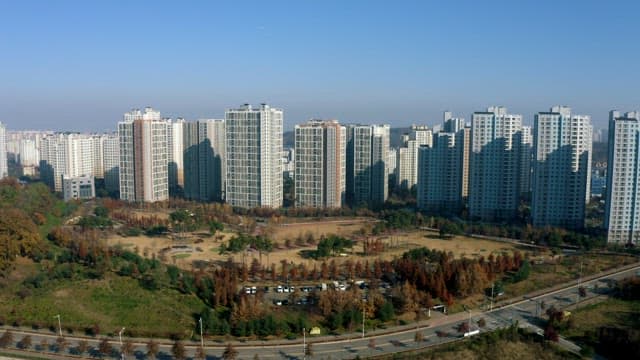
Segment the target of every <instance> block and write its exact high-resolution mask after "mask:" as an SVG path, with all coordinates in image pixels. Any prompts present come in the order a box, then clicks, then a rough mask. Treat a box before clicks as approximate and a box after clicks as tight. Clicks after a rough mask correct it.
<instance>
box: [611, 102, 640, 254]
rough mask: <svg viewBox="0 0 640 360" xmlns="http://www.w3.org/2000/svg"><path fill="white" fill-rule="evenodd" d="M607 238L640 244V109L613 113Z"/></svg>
mask: <svg viewBox="0 0 640 360" xmlns="http://www.w3.org/2000/svg"><path fill="white" fill-rule="evenodd" d="M608 136H609V155H608V161H607V164H608V168H607V188H606V191H607V199H606V201H605V204H606V209H605V219H604V226H605V228H606V229H607V241H608V242H609V243H619V244H635V245H638V244H640V181H639V180H638V179H640V112H637V111H634V112H628V113H626V114H624V115H623V114H621V113H620V112H619V111H611V112H610V113H609V132H608Z"/></svg>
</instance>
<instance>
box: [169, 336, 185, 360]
mask: <svg viewBox="0 0 640 360" xmlns="http://www.w3.org/2000/svg"><path fill="white" fill-rule="evenodd" d="M171 353H172V354H173V357H174V358H175V359H177V360H184V359H185V358H186V355H187V351H186V350H185V348H184V345H183V344H182V342H180V341H176V342H174V343H173V346H172V347H171Z"/></svg>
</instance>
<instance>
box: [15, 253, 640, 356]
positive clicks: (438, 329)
mask: <svg viewBox="0 0 640 360" xmlns="http://www.w3.org/2000/svg"><path fill="white" fill-rule="evenodd" d="M638 269H640V266H638V265H636V266H635V267H633V268H630V269H627V270H624V271H619V272H615V273H613V274H609V275H604V276H601V277H596V278H594V279H592V280H588V281H584V282H583V283H582V284H581V286H584V287H586V288H587V297H586V298H579V296H578V285H577V284H576V283H575V281H574V282H573V283H572V285H570V286H568V287H565V288H562V289H560V290H555V291H551V292H549V293H546V294H543V295H538V296H535V297H530V298H529V297H523V298H521V299H512V301H513V302H512V303H511V304H508V305H504V306H502V307H499V308H494V309H492V310H491V311H485V312H481V311H478V310H474V311H471V314H470V315H471V317H470V320H469V314H468V313H458V314H454V315H450V316H439V317H436V316H434V318H432V319H430V320H428V321H425V322H423V323H421V324H419V326H420V327H419V328H416V327H414V326H415V325H414V326H411V327H407V326H405V327H400V328H398V329H399V331H395V332H393V333H390V334H381V331H377V332H373V333H368V334H367V336H366V337H365V338H361V337H356V338H352V339H346V340H333V341H331V340H329V341H327V342H322V343H320V342H317V339H309V340H310V342H312V351H313V358H315V359H329V358H331V359H353V358H355V357H356V356H357V355H360V357H366V356H370V355H380V354H386V353H393V352H398V351H403V350H412V349H418V348H424V347H428V346H433V345H437V344H442V343H446V342H452V341H457V340H460V339H461V338H462V336H461V334H459V333H458V332H457V331H456V327H457V325H458V324H460V323H462V322H466V321H470V323H471V324H472V329H473V330H475V329H477V325H475V324H476V322H477V320H479V319H480V318H484V319H485V321H486V324H487V325H486V326H485V327H484V328H481V329H479V331H480V332H487V331H492V330H494V329H497V328H504V327H508V326H510V325H511V324H513V323H515V322H517V323H518V324H519V326H520V327H525V328H530V329H531V330H532V331H534V332H538V333H539V334H542V329H541V328H540V326H541V325H542V323H543V322H542V321H541V316H542V314H544V310H543V309H541V305H542V304H543V303H544V306H545V308H548V307H550V306H552V305H553V306H555V307H556V308H558V309H566V308H571V307H572V306H575V305H576V304H577V302H578V301H580V302H584V301H597V300H598V299H597V298H598V297H602V298H604V297H603V294H604V293H605V292H606V291H607V290H608V282H609V281H610V280H612V279H622V278H624V277H628V276H630V275H632V274H634V273H635V272H636V271H638ZM427 324H429V326H428V327H427ZM417 330H419V331H420V332H421V333H422V334H423V341H421V342H420V343H416V342H415V340H414V339H415V334H416V331H417ZM388 331H391V330H388ZM13 332H14V334H15V340H16V341H17V340H19V339H20V338H21V337H22V334H21V333H25V332H22V331H17V330H13ZM438 333H446V334H447V335H445V336H438ZM30 334H31V335H32V337H33V344H39V343H40V341H41V340H42V339H47V340H48V342H49V343H50V344H54V343H55V340H56V337H57V336H56V335H53V334H42V333H30ZM323 339H324V340H327V337H324V338H323ZM68 341H69V345H70V347H73V346H76V344H77V341H78V339H76V338H68ZM87 341H88V342H89V345H90V346H93V347H97V346H98V342H99V341H100V339H87ZM300 341H301V339H297V340H295V341H286V340H283V341H280V342H279V343H278V344H274V343H273V342H264V343H261V342H259V341H257V342H256V341H252V342H246V343H244V344H237V345H236V349H237V350H238V352H239V356H238V358H239V359H252V358H254V356H255V355H258V356H259V358H260V359H287V360H294V359H303V346H302V344H301V343H300ZM111 343H112V345H114V347H116V345H117V344H118V341H117V338H116V339H115V341H112V342H111ZM134 345H135V353H134V354H132V355H130V356H128V358H129V359H136V358H137V359H143V358H144V355H143V354H144V353H145V352H146V346H145V344H144V343H143V342H134ZM185 345H186V347H187V353H188V355H189V356H193V355H194V354H195V349H196V348H197V347H198V346H199V344H198V343H195V342H185ZM560 345H561V346H563V347H565V348H566V349H568V350H570V351H574V352H578V351H579V350H580V348H579V347H578V346H576V345H575V344H573V343H571V342H569V341H566V340H564V339H561V340H560ZM223 349H224V344H215V345H213V343H211V342H210V343H209V344H206V346H205V350H206V353H207V358H208V359H219V358H220V357H221V355H222V352H223ZM160 351H161V353H160V357H159V358H160V359H170V358H171V356H170V355H169V354H171V344H170V343H168V342H165V343H162V344H160ZM113 355H114V357H116V358H117V357H118V354H117V352H114V354H113ZM85 356H88V355H86V354H85Z"/></svg>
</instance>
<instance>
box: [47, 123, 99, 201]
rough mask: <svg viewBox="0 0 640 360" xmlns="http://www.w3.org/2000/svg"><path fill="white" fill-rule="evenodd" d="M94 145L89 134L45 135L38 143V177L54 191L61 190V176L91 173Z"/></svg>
mask: <svg viewBox="0 0 640 360" xmlns="http://www.w3.org/2000/svg"><path fill="white" fill-rule="evenodd" d="M93 153H94V147H93V140H92V138H91V137H90V136H87V135H82V134H77V133H57V134H51V135H47V136H45V137H44V138H42V140H41V144H40V177H41V178H42V180H43V181H44V182H45V183H46V184H48V185H49V186H50V187H51V188H52V189H53V190H54V191H60V192H61V191H62V190H63V189H62V176H63V175H66V176H69V177H78V176H84V175H92V174H93V170H94V166H93V161H94V156H93Z"/></svg>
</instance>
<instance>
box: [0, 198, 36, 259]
mask: <svg viewBox="0 0 640 360" xmlns="http://www.w3.org/2000/svg"><path fill="white" fill-rule="evenodd" d="M0 244H1V245H0V272H3V271H5V270H7V269H9V268H10V267H11V266H12V264H13V262H14V261H15V259H16V257H18V256H30V255H32V254H33V253H34V252H35V251H38V250H40V249H41V248H42V246H43V243H42V238H41V237H40V233H39V232H38V228H37V227H36V225H35V224H34V223H33V221H32V220H31V218H29V216H28V215H27V214H26V213H25V212H24V211H22V210H20V209H17V208H15V207H9V208H0Z"/></svg>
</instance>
